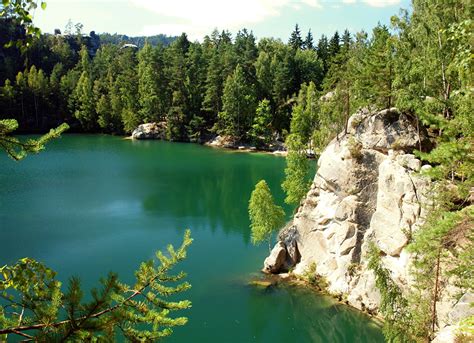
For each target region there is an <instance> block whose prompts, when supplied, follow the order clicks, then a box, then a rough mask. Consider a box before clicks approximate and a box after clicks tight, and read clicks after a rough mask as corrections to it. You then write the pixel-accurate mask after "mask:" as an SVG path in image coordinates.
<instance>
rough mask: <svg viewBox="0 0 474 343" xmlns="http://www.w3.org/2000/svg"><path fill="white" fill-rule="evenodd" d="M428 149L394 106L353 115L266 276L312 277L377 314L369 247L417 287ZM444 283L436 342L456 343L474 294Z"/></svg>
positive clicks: (397, 277) (472, 311)
mask: <svg viewBox="0 0 474 343" xmlns="http://www.w3.org/2000/svg"><path fill="white" fill-rule="evenodd" d="M429 144H430V142H429V140H428V139H427V135H426V133H425V132H423V131H419V129H418V127H417V125H416V123H414V122H413V121H412V120H411V118H410V117H409V116H407V115H405V114H403V113H400V112H399V111H398V110H397V109H395V108H392V109H389V110H384V111H380V112H375V113H372V112H369V111H368V110H362V111H359V112H358V113H356V114H354V115H353V116H352V117H351V119H350V121H349V124H348V132H347V134H344V133H342V134H340V135H339V136H338V137H337V138H336V139H334V140H333V141H332V142H331V143H330V144H329V145H328V146H327V147H326V149H325V150H324V152H323V153H322V154H321V156H320V158H319V160H318V168H317V173H316V175H315V178H314V180H313V184H312V186H311V189H310V190H309V192H308V193H307V196H306V198H305V199H304V201H303V202H302V203H301V205H300V207H299V208H298V210H297V212H296V214H295V216H294V218H293V220H292V221H291V222H290V223H289V224H288V225H287V226H286V227H285V228H284V229H282V230H281V232H280V235H279V241H278V242H277V244H276V245H275V247H274V248H273V250H272V251H271V253H270V256H268V257H267V258H266V259H265V261H264V267H263V271H264V272H266V273H275V274H278V273H287V272H288V271H292V273H293V274H294V275H295V276H297V277H301V276H303V275H308V274H309V275H310V276H311V275H313V276H314V277H315V278H320V279H321V280H324V281H325V283H326V290H327V292H328V293H329V294H332V295H334V296H335V297H337V298H341V299H346V301H347V304H348V305H350V306H353V307H355V308H357V309H360V310H362V311H364V312H367V313H369V314H372V315H374V316H377V314H378V313H379V306H380V302H381V295H380V292H379V291H378V289H377V287H376V285H375V276H374V274H373V272H372V270H370V269H369V267H368V252H369V245H370V242H372V243H374V244H375V245H376V247H377V248H378V249H379V250H380V251H381V254H382V255H381V257H380V259H381V263H382V265H383V267H384V268H386V269H387V270H389V271H390V274H391V275H390V277H391V279H392V280H393V281H394V283H396V284H397V285H398V286H399V287H400V288H401V289H402V291H406V290H408V289H409V288H410V287H411V285H412V284H413V278H412V276H411V274H410V265H411V261H412V259H413V256H412V255H411V253H410V252H409V251H408V250H407V249H406V247H407V245H408V243H409V240H410V237H411V235H412V233H413V232H415V231H416V230H417V229H418V228H420V227H421V226H422V225H423V224H424V222H425V218H426V208H427V206H430V198H431V193H430V192H431V190H432V187H433V185H432V183H431V181H430V180H429V179H428V178H427V177H424V176H423V175H422V173H419V171H421V170H425V169H429V168H431V166H429V165H422V162H421V161H420V160H419V159H417V158H416V157H415V155H413V151H414V150H415V149H419V147H420V146H421V147H423V146H424V147H426V146H428V145H429ZM459 291H460V290H459V289H458V288H456V287H455V286H451V285H450V286H446V288H445V289H444V291H443V294H442V296H441V297H440V298H439V300H438V302H437V309H438V324H439V325H438V337H441V338H437V340H436V339H435V342H454V339H455V335H454V333H455V330H456V328H457V327H458V326H459V322H460V321H461V320H462V319H464V318H467V317H469V316H471V315H474V308H473V307H469V306H468V305H467V304H469V303H470V302H472V301H473V298H474V295H473V294H470V293H465V294H463V295H462V297H461V298H460V299H459V300H455V299H456V298H455V297H454V294H456V293H457V292H459Z"/></svg>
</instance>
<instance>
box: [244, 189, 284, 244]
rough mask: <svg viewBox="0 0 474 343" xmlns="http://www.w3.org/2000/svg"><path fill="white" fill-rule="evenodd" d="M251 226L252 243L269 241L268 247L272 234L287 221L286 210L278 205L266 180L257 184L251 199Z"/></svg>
mask: <svg viewBox="0 0 474 343" xmlns="http://www.w3.org/2000/svg"><path fill="white" fill-rule="evenodd" d="M249 217H250V228H251V230H252V243H253V244H259V243H261V242H263V241H268V249H269V250H270V244H271V239H272V234H273V232H275V231H276V230H278V229H279V228H280V227H281V226H282V225H283V224H284V223H285V211H283V208H281V207H280V206H278V205H276V204H275V203H274V200H273V196H272V193H271V191H270V188H269V187H268V185H267V183H266V182H265V180H261V181H259V182H258V183H257V184H256V185H255V189H254V190H253V192H252V194H251V196H250V201H249Z"/></svg>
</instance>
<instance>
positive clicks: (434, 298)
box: [431, 247, 441, 333]
mask: <svg viewBox="0 0 474 343" xmlns="http://www.w3.org/2000/svg"><path fill="white" fill-rule="evenodd" d="M440 262H441V247H439V248H438V255H437V257H436V274H435V287H434V293H433V309H432V312H431V331H432V333H433V332H435V327H436V301H437V300H438V285H439V274H440Z"/></svg>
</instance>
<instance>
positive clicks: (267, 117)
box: [249, 99, 272, 144]
mask: <svg viewBox="0 0 474 343" xmlns="http://www.w3.org/2000/svg"><path fill="white" fill-rule="evenodd" d="M271 124H272V114H271V108H270V101H268V100H267V99H263V100H262V101H260V102H259V104H258V106H257V109H256V111H255V117H254V118H253V124H252V127H251V129H250V132H249V136H250V137H251V139H252V140H253V141H254V142H255V143H257V144H262V143H263V144H268V143H270V141H271V139H272V126H271Z"/></svg>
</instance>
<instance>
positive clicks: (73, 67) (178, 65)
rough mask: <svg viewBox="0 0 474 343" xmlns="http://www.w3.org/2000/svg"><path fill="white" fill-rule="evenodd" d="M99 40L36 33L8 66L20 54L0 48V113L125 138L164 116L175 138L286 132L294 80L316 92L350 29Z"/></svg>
mask: <svg viewBox="0 0 474 343" xmlns="http://www.w3.org/2000/svg"><path fill="white" fill-rule="evenodd" d="M4 24H5V23H4ZM10 29H12V28H10ZM79 29H80V28H79ZM79 31H80V30H79ZM102 37H103V35H101V36H100V37H99V36H97V35H95V34H94V33H93V32H92V33H91V35H90V36H87V37H84V36H83V35H80V34H76V35H67V36H63V35H54V36H53V35H42V36H41V38H40V39H39V40H37V41H35V42H34V44H33V45H32V46H31V47H30V48H29V49H28V50H27V52H26V54H25V56H24V58H23V60H24V61H23V62H22V63H23V64H24V65H26V67H23V65H21V64H20V65H18V64H19V63H16V64H15V63H14V61H21V60H22V58H18V56H19V54H18V53H16V52H15V49H14V48H9V49H6V48H2V52H3V55H4V56H14V58H10V59H8V58H7V59H6V60H7V61H8V63H6V64H5V68H4V70H2V71H1V74H0V75H2V77H3V80H2V81H1V82H2V84H3V87H1V88H0V96H1V98H0V109H1V111H0V112H1V113H2V116H4V117H5V118H14V119H17V120H18V121H19V123H20V129H23V130H43V129H46V128H50V127H53V126H55V125H57V124H59V123H61V122H67V123H69V124H70V125H71V127H72V128H73V129H75V130H82V131H87V132H98V131H101V132H107V133H117V134H123V133H129V132H130V131H132V130H133V129H134V128H136V127H137V125H139V124H140V123H143V122H148V121H166V123H167V127H168V138H169V139H173V140H187V139H197V138H199V137H200V136H201V135H203V134H206V133H209V131H213V132H217V133H219V134H225V135H229V136H232V137H235V138H239V139H249V138H251V136H252V137H260V138H264V139H267V138H268V137H270V136H272V135H275V134H280V135H281V134H282V133H284V132H286V131H288V130H289V127H290V120H291V112H292V107H293V105H294V103H295V99H296V98H295V95H296V94H297V93H298V91H299V90H300V88H301V84H306V83H310V82H312V83H314V84H315V85H317V89H318V91H321V90H322V89H323V80H324V77H325V75H326V74H327V72H328V70H329V69H330V67H331V65H332V64H333V63H335V61H337V59H338V58H341V57H338V56H340V55H342V54H347V52H348V51H349V50H350V49H351V46H352V45H353V42H352V39H351V35H350V33H349V32H347V31H346V32H345V33H344V35H343V37H342V38H340V36H339V34H338V33H337V32H336V33H335V34H334V36H333V37H332V38H331V39H327V38H326V37H325V36H323V37H322V38H321V39H320V40H319V42H318V44H314V43H313V38H312V35H311V33H310V32H309V33H308V35H307V36H306V37H305V38H304V39H303V38H302V37H301V33H300V31H299V28H298V26H296V28H295V31H294V32H293V33H292V35H291V37H290V40H289V42H288V43H287V44H285V43H283V42H281V41H280V40H275V39H262V40H260V41H259V42H258V43H257V42H256V38H255V36H254V35H253V34H252V33H251V32H248V31H247V30H245V29H244V30H242V31H239V32H238V33H237V35H236V36H235V38H233V37H232V36H231V34H230V33H229V32H227V31H223V32H217V31H214V32H213V33H212V34H211V35H210V36H206V37H205V38H204V40H203V42H202V43H199V42H190V41H189V40H188V38H187V36H186V34H182V35H181V36H180V37H178V38H177V39H176V40H175V41H174V42H173V43H171V44H170V45H169V46H164V45H163V44H158V45H156V46H152V45H151V44H145V45H144V47H143V48H142V49H136V48H134V47H133V46H132V47H131V46H126V47H121V46H120V45H117V44H102V43H101V41H102ZM17 58H18V59H17ZM13 71H16V73H15V74H14V73H13ZM257 109H258V111H257ZM257 113H258V115H257Z"/></svg>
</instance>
